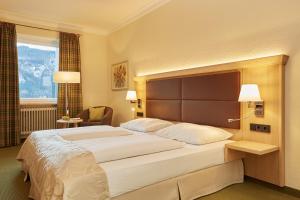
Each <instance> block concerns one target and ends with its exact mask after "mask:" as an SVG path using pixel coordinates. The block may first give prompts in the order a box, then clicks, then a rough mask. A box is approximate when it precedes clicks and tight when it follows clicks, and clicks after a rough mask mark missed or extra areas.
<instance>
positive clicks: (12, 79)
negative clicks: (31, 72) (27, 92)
mask: <svg viewBox="0 0 300 200" xmlns="http://www.w3.org/2000/svg"><path fill="white" fill-rule="evenodd" d="M19 101H20V100H19V73H18V56H17V36H16V26H15V24H11V23H6V22H0V147H6V146H14V145H17V144H19V143H20V126H19V121H20V120H19V119H20V107H19V106H20V105H19Z"/></svg>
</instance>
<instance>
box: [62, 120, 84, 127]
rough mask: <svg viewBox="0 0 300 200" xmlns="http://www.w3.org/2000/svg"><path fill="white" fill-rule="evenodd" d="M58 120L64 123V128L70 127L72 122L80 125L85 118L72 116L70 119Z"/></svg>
mask: <svg viewBox="0 0 300 200" xmlns="http://www.w3.org/2000/svg"><path fill="white" fill-rule="evenodd" d="M56 122H57V123H59V124H62V126H63V128H69V125H70V124H73V126H74V127H78V123H80V122H83V120H82V119H72V118H71V119H69V120H64V119H59V120H57V121H56Z"/></svg>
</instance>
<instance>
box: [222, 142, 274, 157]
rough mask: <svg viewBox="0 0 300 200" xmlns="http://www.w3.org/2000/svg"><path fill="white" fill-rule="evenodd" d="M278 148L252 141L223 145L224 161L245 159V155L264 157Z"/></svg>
mask: <svg viewBox="0 0 300 200" xmlns="http://www.w3.org/2000/svg"><path fill="white" fill-rule="evenodd" d="M278 150H279V147H278V146H275V145H271V144H264V143H259V142H252V141H246V140H241V141H236V142H232V143H229V144H226V145H225V161H232V160H237V159H242V158H245V156H246V154H247V153H249V154H254V155H259V156H261V155H265V154H268V153H272V152H274V151H278Z"/></svg>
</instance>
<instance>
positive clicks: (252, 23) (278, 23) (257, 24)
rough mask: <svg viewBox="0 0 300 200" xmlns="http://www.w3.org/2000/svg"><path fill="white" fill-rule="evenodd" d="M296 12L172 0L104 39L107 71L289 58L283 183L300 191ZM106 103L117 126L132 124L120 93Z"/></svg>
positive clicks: (270, 1) (254, 1) (249, 0)
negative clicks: (121, 66) (123, 65)
mask: <svg viewBox="0 0 300 200" xmlns="http://www.w3.org/2000/svg"><path fill="white" fill-rule="evenodd" d="M299 8H300V1H299V0H286V1H280V0H276V1H274V0H264V1H261V0H246V1H240V0H226V1H219V0H201V1H199V0H173V1H171V2H170V3H168V4H166V5H164V6H162V7H160V8H159V9H157V10H155V11H154V12H152V13H150V14H148V15H146V16H144V17H143V18H140V19H139V20H137V21H136V22H134V23H132V24H130V25H128V26H126V27H124V28H122V29H121V30H119V31H116V32H115V33H112V34H111V35H110V36H109V37H108V66H109V67H110V65H111V64H112V63H116V62H120V61H123V60H126V59H127V60H129V63H130V68H131V77H133V76H135V75H144V74H149V73H158V72H164V71H171V70H176V69H183V68H191V67H200V66H206V65H210V64H217V63H223V62H230V61H236V60H243V59H250V58H256V57H263V56H270V55H275V54H282V53H284V54H287V55H289V56H290V60H289V62H288V65H287V66H286V184H287V185H288V186H290V187H293V188H297V189H300V159H299V152H300V151H299V150H300V149H299V146H300V134H299V130H300V123H299V120H298V119H299V113H300V93H299V91H298V90H299V85H300V67H299V66H300V15H299ZM263 76H267V74H264V75H263ZM109 82H110V80H109ZM130 86H131V87H133V82H131V84H130ZM110 101H111V105H112V106H113V108H114V111H115V117H114V123H115V124H118V123H119V122H120V121H126V120H128V119H130V117H131V113H130V104H129V103H128V102H126V101H125V92H124V91H122V92H115V91H111V90H110Z"/></svg>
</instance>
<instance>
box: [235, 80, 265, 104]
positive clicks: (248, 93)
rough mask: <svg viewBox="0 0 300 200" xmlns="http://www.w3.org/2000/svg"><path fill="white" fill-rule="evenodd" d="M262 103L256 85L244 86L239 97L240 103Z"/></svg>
mask: <svg viewBox="0 0 300 200" xmlns="http://www.w3.org/2000/svg"><path fill="white" fill-rule="evenodd" d="M257 101H262V99H261V98H260V93H259V89H258V86H257V85H256V84H243V85H242V88H241V92H240V96H239V102H257Z"/></svg>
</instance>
